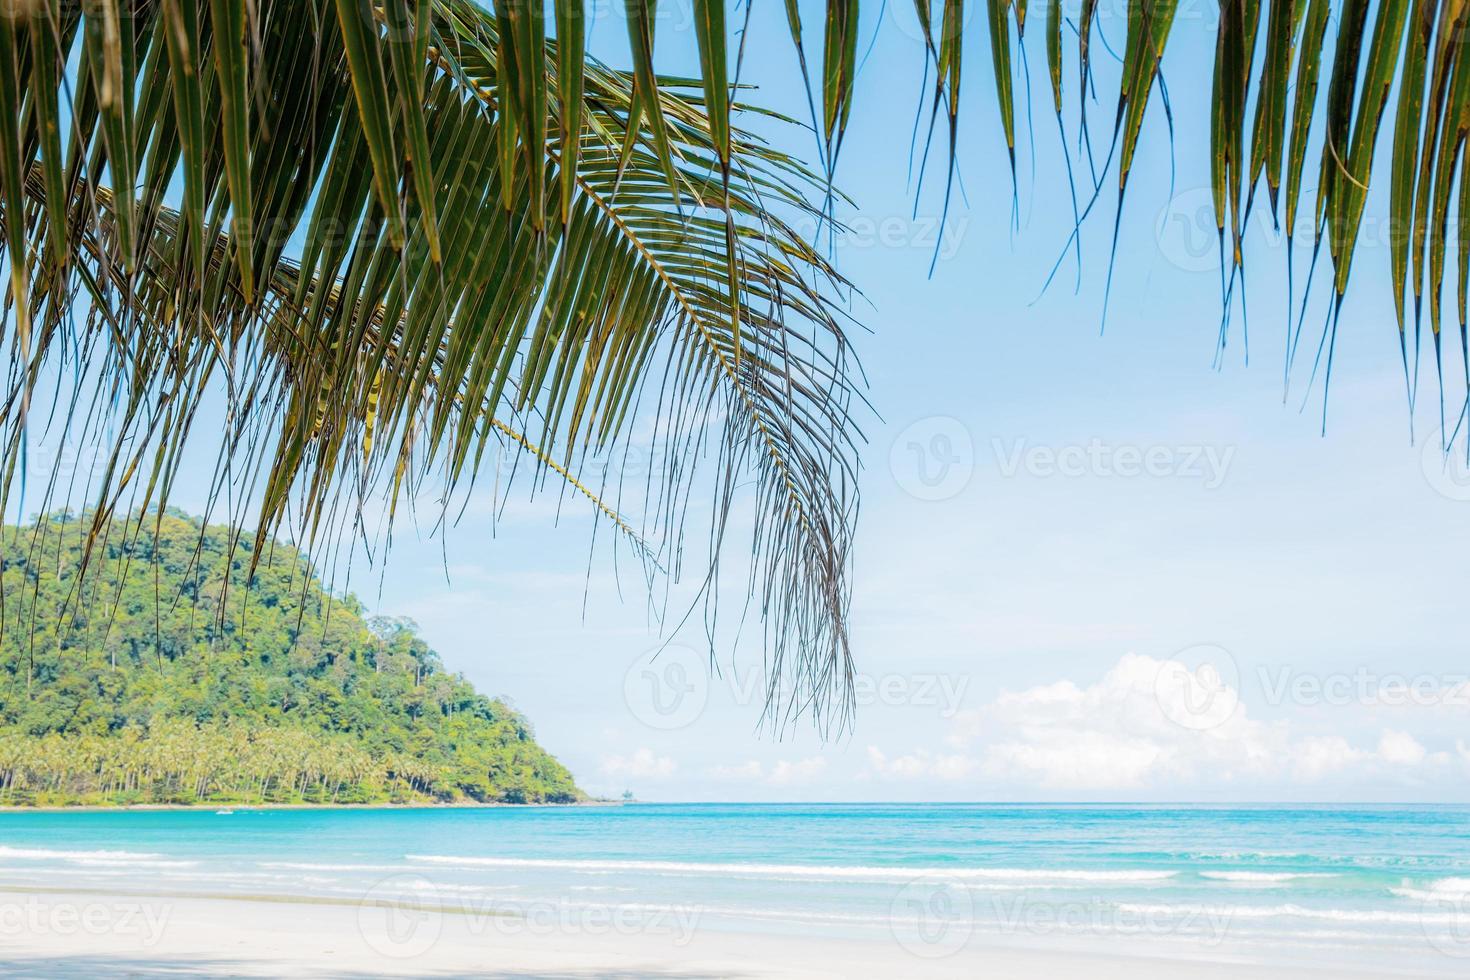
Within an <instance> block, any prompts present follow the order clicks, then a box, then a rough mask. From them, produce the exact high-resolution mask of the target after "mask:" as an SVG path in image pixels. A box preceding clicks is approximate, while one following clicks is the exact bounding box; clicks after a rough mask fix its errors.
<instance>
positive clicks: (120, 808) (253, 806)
mask: <svg viewBox="0 0 1470 980" xmlns="http://www.w3.org/2000/svg"><path fill="white" fill-rule="evenodd" d="M626 805H627V803H626V802H625V801H623V800H578V801H577V802H576V803H499V802H487V803H479V802H469V803H77V804H74V805H62V806H54V805H48V806H25V805H18V804H14V803H0V813H86V812H94V813H121V812H127V811H132V810H141V811H148V810H197V811H199V812H201V813H207V812H210V811H214V812H218V811H220V810H230V811H233V812H235V813H241V812H249V811H252V810H493V809H501V808H508V809H516V810H544V809H550V808H557V809H563V808H571V807H614V806H626Z"/></svg>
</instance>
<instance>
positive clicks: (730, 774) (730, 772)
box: [709, 759, 765, 783]
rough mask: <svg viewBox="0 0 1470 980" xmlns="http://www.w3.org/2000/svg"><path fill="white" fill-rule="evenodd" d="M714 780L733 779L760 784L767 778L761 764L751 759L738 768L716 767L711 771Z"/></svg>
mask: <svg viewBox="0 0 1470 980" xmlns="http://www.w3.org/2000/svg"><path fill="white" fill-rule="evenodd" d="M709 774H710V776H711V778H713V779H731V780H739V781H741V782H752V783H753V782H758V781H759V780H761V779H762V778H763V777H764V776H765V769H764V768H763V767H762V766H761V764H760V763H759V762H757V761H756V760H754V759H751V760H750V761H749V762H742V763H740V764H739V765H738V766H715V767H714V768H713V769H711V770H710V771H709Z"/></svg>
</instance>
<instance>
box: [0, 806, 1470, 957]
mask: <svg viewBox="0 0 1470 980" xmlns="http://www.w3.org/2000/svg"><path fill="white" fill-rule="evenodd" d="M0 885H4V886H9V887H12V888H18V889H25V888H47V889H55V888H61V889H77V890H107V891H121V892H148V893H161V894H189V895H200V894H239V895H257V896H292V897H303V898H308V897H309V898H323V899H340V900H349V901H358V900H361V899H362V898H364V897H368V898H371V899H375V900H385V901H393V902H398V901H410V902H421V903H428V904H432V905H434V906H436V907H440V908H454V909H457V910H463V911H465V912H467V913H469V914H486V915H489V914H491V913H502V912H505V913H512V914H519V915H520V916H521V917H523V918H525V919H526V920H528V921H531V922H541V923H542V924H543V925H544V927H545V928H547V929H548V930H555V929H560V928H572V929H575V928H583V929H591V928H593V924H594V923H596V924H597V927H598V928H604V929H628V930H654V929H658V930H667V931H679V930H684V931H687V930H693V929H706V928H708V929H727V930H728V929H737V930H751V931H757V932H802V933H818V934H836V935H845V936H854V937H864V938H878V939H882V940H884V941H892V942H897V943H900V944H901V945H903V946H905V947H906V948H909V949H911V950H913V951H915V952H916V953H917V954H918V955H933V956H938V955H943V954H944V953H946V952H952V951H954V950H957V949H959V948H963V947H964V946H966V945H968V944H971V943H984V942H993V943H1000V944H1007V943H1013V944H1020V945H1073V944H1082V945H1084V946H1087V947H1088V948H1097V944H1098V943H1099V942H1103V943H1104V944H1107V945H1109V946H1112V945H1117V946H1118V948H1119V950H1120V951H1122V950H1123V948H1124V947H1125V946H1126V947H1127V950H1128V951H1137V949H1138V948H1139V947H1140V945H1141V944H1142V945H1144V946H1145V947H1146V948H1148V949H1154V950H1158V951H1161V952H1162V954H1163V955H1183V956H1199V957H1205V958H1227V959H1228V958H1233V957H1240V956H1246V957H1250V958H1259V959H1264V960H1270V961H1290V962H1298V961H1300V962H1306V961H1315V960H1319V959H1323V958H1330V959H1331V960H1333V961H1349V962H1353V963H1355V964H1357V965H1360V966H1370V967H1371V966H1372V964H1375V963H1377V964H1382V965H1384V966H1385V967H1386V966H1387V965H1389V964H1392V965H1393V966H1394V967H1395V968H1399V969H1404V968H1409V969H1414V970H1422V971H1423V972H1426V973H1448V974H1451V975H1457V974H1467V973H1470V808H1465V807H1408V806H1376V807H1362V808H1354V809H1342V808H1330V807H1307V808H1290V809H1283V808H1273V807H1267V806H1259V807H1232V808H1218V807H1136V806H1002V805H733V804H732V805H648V804H639V805H631V806H620V807H617V806H615V807H569V808H533V807H526V808H511V807H503V808H494V809H392V810H249V809H236V810H235V811H234V812H233V813H229V814H221V813H215V812H213V811H210V810H199V811H132V812H69V813H39V812H11V813H4V814H0ZM1146 941H1147V942H1146ZM1150 943H1151V945H1149V944H1150Z"/></svg>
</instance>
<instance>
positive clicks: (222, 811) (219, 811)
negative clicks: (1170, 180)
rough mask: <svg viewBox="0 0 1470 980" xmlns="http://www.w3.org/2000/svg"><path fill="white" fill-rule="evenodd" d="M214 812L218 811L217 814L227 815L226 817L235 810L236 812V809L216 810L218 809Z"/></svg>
mask: <svg viewBox="0 0 1470 980" xmlns="http://www.w3.org/2000/svg"><path fill="white" fill-rule="evenodd" d="M214 812H215V813H216V814H217V815H219V816H226V817H227V816H229V815H230V814H232V813H234V812H235V811H234V810H216V811H214Z"/></svg>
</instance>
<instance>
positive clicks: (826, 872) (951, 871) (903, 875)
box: [406, 854, 1178, 883]
mask: <svg viewBox="0 0 1470 980" xmlns="http://www.w3.org/2000/svg"><path fill="white" fill-rule="evenodd" d="M406 857H407V859H408V860H409V861H414V862H419V863H425V864H437V865H451V866H457V867H470V868H478V867H485V868H544V869H556V870H562V871H575V872H583V873H589V874H616V873H618V872H644V873H648V874H655V875H746V876H750V877H761V878H799V879H806V880H811V879H816V880H826V881H837V880H855V881H895V880H897V881H908V880H911V879H914V878H932V879H941V880H952V881H980V882H985V881H1029V882H1039V883H1046V882H1057V881H1061V882H1066V881H1086V882H1114V883H1126V882H1146V881H1163V880H1166V879H1168V878H1172V877H1174V876H1175V875H1176V874H1177V873H1178V872H1175V871H1144V870H1126V871H1090V870H1082V869H1072V868H1055V869H1052V868H932V867H930V868H919V867H866V866H856V867H855V866H848V865H814V864H738V863H704V862H696V861H633V860H610V861H598V860H577V859H558V858H501V857H474V856H461V855H448V854H409V855H406Z"/></svg>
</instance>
